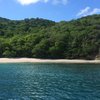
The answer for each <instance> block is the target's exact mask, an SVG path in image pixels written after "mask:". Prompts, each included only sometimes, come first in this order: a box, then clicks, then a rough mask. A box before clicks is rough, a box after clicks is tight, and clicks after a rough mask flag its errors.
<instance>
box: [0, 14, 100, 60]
mask: <svg viewBox="0 0 100 100" xmlns="http://www.w3.org/2000/svg"><path fill="white" fill-rule="evenodd" d="M99 54H100V15H92V16H87V17H83V18H80V19H77V20H72V21H69V22H67V21H61V22H59V23H56V22H54V21H50V20H46V19H39V18H36V19H34V18H32V19H25V20H9V19H5V18H1V17H0V57H34V58H51V59H62V58H63V59H95V57H96V56H97V55H99Z"/></svg>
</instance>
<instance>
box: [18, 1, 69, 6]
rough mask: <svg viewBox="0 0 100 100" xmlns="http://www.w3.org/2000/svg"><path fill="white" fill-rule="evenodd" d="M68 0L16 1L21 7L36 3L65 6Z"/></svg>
mask: <svg viewBox="0 0 100 100" xmlns="http://www.w3.org/2000/svg"><path fill="white" fill-rule="evenodd" d="M67 1H68V0H17V2H19V3H20V4H21V5H30V4H36V3H38V2H43V3H48V2H51V3H52V4H63V5H65V4H67Z"/></svg>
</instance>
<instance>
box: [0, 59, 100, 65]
mask: <svg viewBox="0 0 100 100" xmlns="http://www.w3.org/2000/svg"><path fill="white" fill-rule="evenodd" d="M24 62H29V63H77V64H80V63H91V64H92V63H94V64H100V60H79V59H76V60H73V59H72V60H68V59H59V60H54V59H35V58H0V63H24Z"/></svg>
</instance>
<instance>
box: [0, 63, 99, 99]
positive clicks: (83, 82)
mask: <svg viewBox="0 0 100 100" xmlns="http://www.w3.org/2000/svg"><path fill="white" fill-rule="evenodd" d="M0 100H100V64H53V63H46V64H43V63H42V64H41V63H39V64H38V63H37V64H34V63H6V64H0Z"/></svg>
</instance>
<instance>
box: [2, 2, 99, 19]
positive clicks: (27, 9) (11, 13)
mask: <svg viewBox="0 0 100 100" xmlns="http://www.w3.org/2000/svg"><path fill="white" fill-rule="evenodd" d="M92 14H100V0H0V17H5V18H9V19H24V18H36V17H39V18H45V19H50V20H54V21H62V20H71V19H76V18H79V17H82V16H87V15H92Z"/></svg>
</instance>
